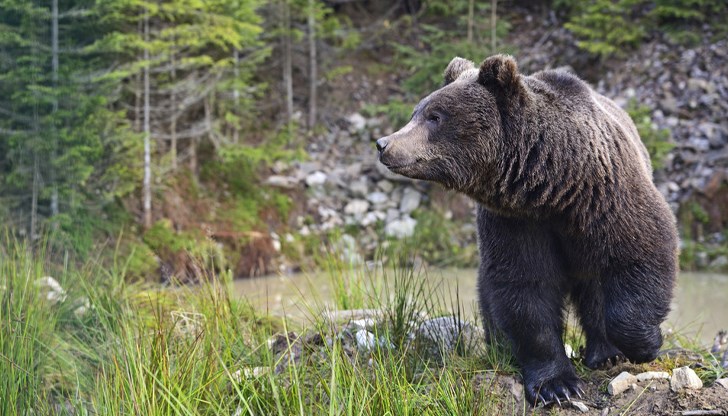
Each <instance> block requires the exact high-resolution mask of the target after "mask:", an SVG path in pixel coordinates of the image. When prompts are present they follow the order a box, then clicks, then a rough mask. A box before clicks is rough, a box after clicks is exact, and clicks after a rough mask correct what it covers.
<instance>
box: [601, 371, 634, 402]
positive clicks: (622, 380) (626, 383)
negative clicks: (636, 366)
mask: <svg viewBox="0 0 728 416" xmlns="http://www.w3.org/2000/svg"><path fill="white" fill-rule="evenodd" d="M636 382H637V377H635V376H634V375H632V374H630V373H628V372H626V371H623V372H622V373H620V374H619V375H618V376H617V377H615V378H614V379H613V380H612V381H610V382H609V385H608V386H607V391H608V392H609V394H610V395H612V396H616V395H618V394H622V393H623V392H625V391H627V390H628V389H629V388H630V387H631V386H632V384H633V383H636Z"/></svg>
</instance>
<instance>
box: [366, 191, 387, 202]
mask: <svg viewBox="0 0 728 416" xmlns="http://www.w3.org/2000/svg"><path fill="white" fill-rule="evenodd" d="M388 199H389V197H388V196H387V194H385V193H384V192H372V193H370V194H369V195H367V200H369V202H371V203H372V204H374V205H382V204H383V203H385V202H387V200H388Z"/></svg>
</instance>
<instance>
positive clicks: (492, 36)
mask: <svg viewBox="0 0 728 416" xmlns="http://www.w3.org/2000/svg"><path fill="white" fill-rule="evenodd" d="M497 7H498V0H491V2H490V49H491V53H495V51H496V46H497V44H496V37H495V24H496V20H495V17H496V8H497Z"/></svg>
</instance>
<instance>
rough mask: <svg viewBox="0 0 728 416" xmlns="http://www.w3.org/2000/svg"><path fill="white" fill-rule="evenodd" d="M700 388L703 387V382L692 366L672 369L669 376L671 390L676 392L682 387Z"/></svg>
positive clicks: (682, 388)
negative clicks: (670, 376)
mask: <svg viewBox="0 0 728 416" xmlns="http://www.w3.org/2000/svg"><path fill="white" fill-rule="evenodd" d="M701 388H703V382H702V381H701V380H700V377H698V375H697V374H695V371H693V369H692V368H690V367H680V368H676V369H674V370H672V378H670V389H671V390H672V391H674V392H678V391H681V390H684V389H701Z"/></svg>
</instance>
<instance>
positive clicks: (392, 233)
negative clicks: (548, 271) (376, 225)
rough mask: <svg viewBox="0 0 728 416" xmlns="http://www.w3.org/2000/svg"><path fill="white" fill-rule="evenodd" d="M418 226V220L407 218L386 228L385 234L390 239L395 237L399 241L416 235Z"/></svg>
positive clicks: (393, 222)
mask: <svg viewBox="0 0 728 416" xmlns="http://www.w3.org/2000/svg"><path fill="white" fill-rule="evenodd" d="M416 226H417V220H415V219H414V218H412V217H410V216H405V217H403V218H402V219H398V220H394V221H392V222H390V223H388V224H387V225H385V226H384V233H385V234H386V235H387V236H388V237H395V238H398V239H402V238H407V237H412V236H413V235H414V234H415V227H416Z"/></svg>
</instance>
